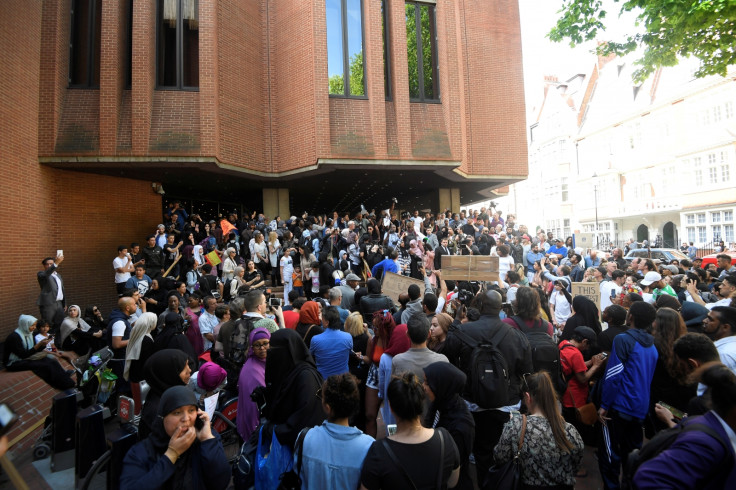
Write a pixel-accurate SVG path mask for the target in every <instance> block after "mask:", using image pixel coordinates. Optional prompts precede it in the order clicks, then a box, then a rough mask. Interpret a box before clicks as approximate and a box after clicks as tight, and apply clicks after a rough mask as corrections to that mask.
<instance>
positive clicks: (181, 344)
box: [153, 312, 197, 368]
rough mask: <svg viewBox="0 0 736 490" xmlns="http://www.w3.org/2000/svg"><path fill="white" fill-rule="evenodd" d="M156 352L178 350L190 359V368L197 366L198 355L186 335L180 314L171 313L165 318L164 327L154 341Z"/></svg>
mask: <svg viewBox="0 0 736 490" xmlns="http://www.w3.org/2000/svg"><path fill="white" fill-rule="evenodd" d="M153 348H154V350H155V351H156V352H159V351H162V350H164V349H176V350H180V351H182V352H183V353H184V354H185V355H187V356H188V357H189V366H190V367H191V366H194V367H195V368H196V366H197V354H196V353H195V352H194V348H193V347H192V344H191V343H190V342H189V339H187V336H186V335H184V321H183V319H182V317H181V315H180V314H179V313H173V312H169V313H167V314H166V317H165V318H164V326H163V328H162V329H161V331H160V332H159V334H158V335H157V336H156V339H155V340H154V341H153Z"/></svg>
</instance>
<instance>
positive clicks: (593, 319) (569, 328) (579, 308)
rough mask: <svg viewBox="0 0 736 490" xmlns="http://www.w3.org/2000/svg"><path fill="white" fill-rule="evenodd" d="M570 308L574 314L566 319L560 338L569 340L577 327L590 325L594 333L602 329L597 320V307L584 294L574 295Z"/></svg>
mask: <svg viewBox="0 0 736 490" xmlns="http://www.w3.org/2000/svg"><path fill="white" fill-rule="evenodd" d="M572 308H573V310H575V314H574V315H573V316H571V317H570V318H568V319H567V322H566V323H565V329H564V330H563V331H562V335H560V340H570V339H571V338H572V334H573V333H575V329H576V328H578V327H590V328H592V329H593V331H594V332H595V333H596V335H597V334H599V333H601V332H602V331H603V329H602V328H601V322H600V321H599V320H598V307H597V306H596V305H595V303H593V302H592V301H591V300H589V299H588V298H586V297H585V296H575V297H574V298H573V299H572Z"/></svg>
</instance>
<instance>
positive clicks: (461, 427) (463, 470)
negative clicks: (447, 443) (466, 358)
mask: <svg viewBox="0 0 736 490" xmlns="http://www.w3.org/2000/svg"><path fill="white" fill-rule="evenodd" d="M466 380H467V377H466V376H465V373H463V372H462V371H461V370H459V369H458V368H456V367H455V366H453V365H452V364H450V363H449V362H435V363H432V364H430V365H429V366H427V367H425V368H424V392H425V393H426V394H427V399H428V400H429V402H430V406H429V410H428V411H427V417H426V418H425V420H424V426H425V427H431V428H433V429H436V428H437V427H443V428H445V429H447V431H448V432H449V433H450V435H451V436H452V438H453V440H454V441H455V445H456V446H457V450H458V452H459V453H460V478H459V480H458V482H457V486H456V487H455V488H456V489H470V490H472V489H473V481H472V480H471V479H470V474H469V473H468V471H469V464H470V453H471V452H473V439H475V421H474V420H473V416H472V415H471V414H470V411H469V410H468V406H467V404H466V403H465V401H464V400H463V399H462V398H460V393H461V392H462V390H463V388H465V382H466Z"/></svg>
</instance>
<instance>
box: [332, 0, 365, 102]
mask: <svg viewBox="0 0 736 490" xmlns="http://www.w3.org/2000/svg"><path fill="white" fill-rule="evenodd" d="M363 3H364V2H363V0H360V42H361V51H362V52H363V92H364V95H351V94H350V52H349V49H348V47H349V43H348V0H340V22H341V27H342V29H341V34H342V77H343V93H342V94H329V96H330V97H336V98H341V99H367V98H368V84H367V83H366V77H365V73H366V69H365V67H366V65H365V15H364V11H363V8H364V5H363ZM325 27H327V26H325ZM325 30H326V29H325ZM327 49H330V47H329V46H327ZM328 63H329V62H328ZM328 77H329V75H328ZM328 91H329V87H328Z"/></svg>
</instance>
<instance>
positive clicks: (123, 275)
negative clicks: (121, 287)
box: [112, 257, 130, 284]
mask: <svg viewBox="0 0 736 490" xmlns="http://www.w3.org/2000/svg"><path fill="white" fill-rule="evenodd" d="M127 263H128V257H123V258H122V259H121V258H120V257H115V260H113V261H112V268H113V270H114V271H115V284H120V283H121V282H126V281H127V280H128V279H130V272H118V271H117V269H119V268H121V267H125V264H127Z"/></svg>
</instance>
